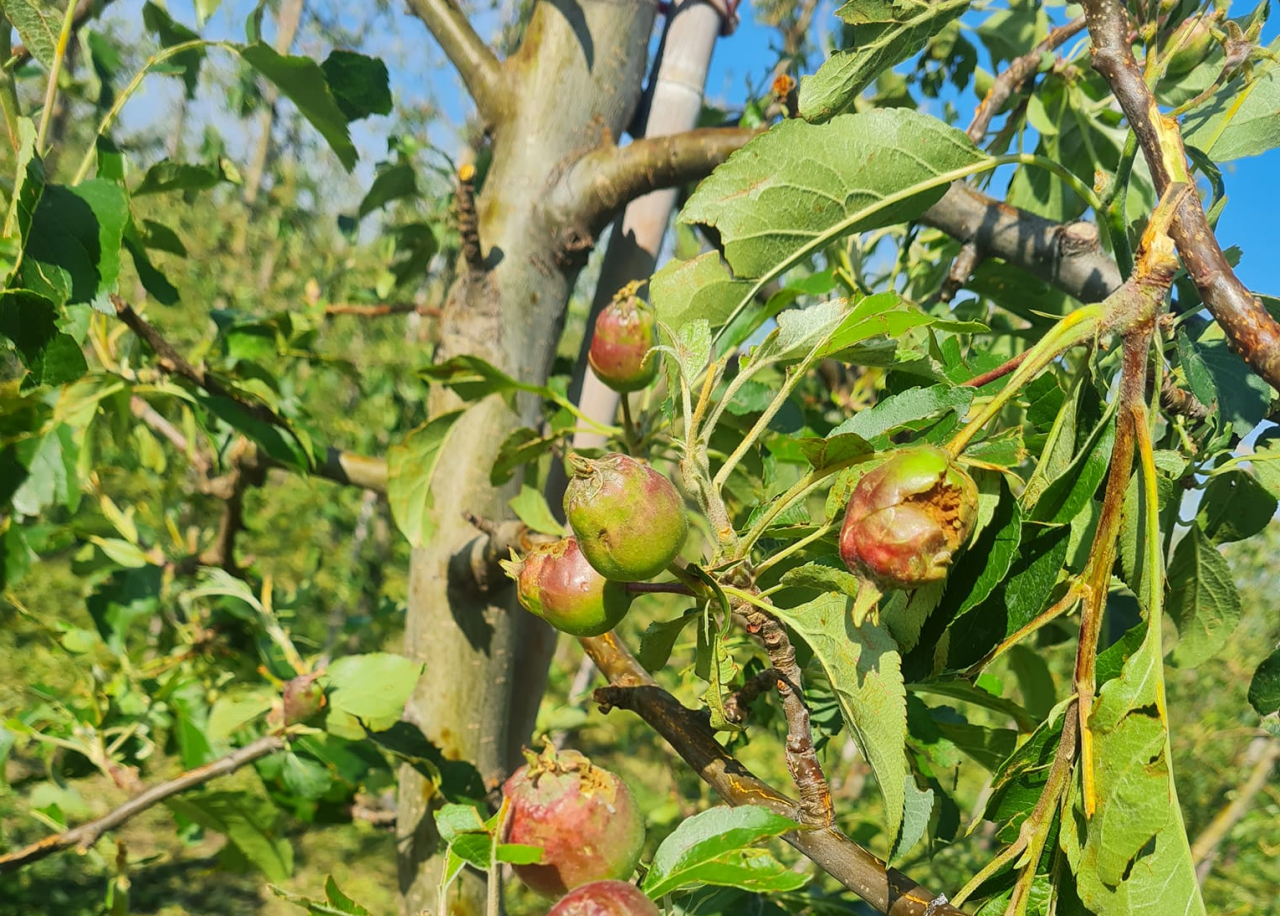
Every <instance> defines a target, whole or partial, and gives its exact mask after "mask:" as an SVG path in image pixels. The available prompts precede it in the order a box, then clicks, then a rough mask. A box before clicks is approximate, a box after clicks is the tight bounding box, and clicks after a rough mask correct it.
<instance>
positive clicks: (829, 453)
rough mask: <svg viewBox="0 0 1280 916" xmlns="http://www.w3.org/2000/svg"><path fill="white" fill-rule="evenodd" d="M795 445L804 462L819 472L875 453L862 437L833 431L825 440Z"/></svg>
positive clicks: (804, 440) (801, 441)
mask: <svg viewBox="0 0 1280 916" xmlns="http://www.w3.org/2000/svg"><path fill="white" fill-rule="evenodd" d="M796 445H798V446H799V448H800V454H802V455H804V457H805V460H806V461H808V462H809V464H810V465H812V466H813V468H814V469H815V470H819V471H820V470H823V469H825V468H829V467H831V466H833V465H836V464H840V463H841V462H844V461H849V460H851V459H854V458H857V457H859V456H861V455H870V454H872V453H873V452H874V451H875V447H874V446H872V445H871V443H870V442H868V441H867V440H866V439H864V438H863V437H862V436H859V435H856V434H854V433H848V432H846V433H837V432H836V431H835V430H832V431H831V433H830V434H829V435H828V436H827V438H825V439H801V440H799V441H798V442H797V443H796Z"/></svg>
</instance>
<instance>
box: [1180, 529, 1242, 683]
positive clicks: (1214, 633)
mask: <svg viewBox="0 0 1280 916" xmlns="http://www.w3.org/2000/svg"><path fill="white" fill-rule="evenodd" d="M1168 589H1169V592H1168V599H1167V601H1166V604H1165V611H1166V612H1167V613H1168V614H1169V616H1170V617H1171V618H1172V619H1173V622H1174V624H1175V625H1176V626H1177V627H1178V645H1177V646H1176V647H1174V650H1173V662H1174V664H1176V665H1178V666H1179V667H1182V668H1194V667H1195V666H1197V665H1199V664H1200V663H1201V662H1203V661H1205V660H1206V659H1208V658H1211V657H1213V656H1214V655H1215V654H1217V652H1218V650H1219V649H1221V648H1222V647H1223V646H1225V645H1226V644H1227V640H1228V639H1230V638H1231V634H1232V633H1234V632H1235V629H1236V624H1238V623H1239V622H1240V610H1241V609H1240V595H1239V593H1238V592H1237V591H1236V584H1235V581H1234V580H1233V579H1232V578H1231V567H1230V566H1229V565H1228V564H1227V559H1226V557H1224V556H1223V555H1222V554H1221V553H1219V552H1218V548H1216V547H1215V546H1214V545H1213V543H1212V542H1211V541H1210V540H1209V538H1208V537H1207V536H1206V535H1205V533H1204V532H1203V531H1201V530H1200V526H1199V525H1193V526H1192V527H1191V529H1190V530H1189V531H1188V532H1187V533H1186V534H1185V535H1184V536H1183V538H1182V540H1181V541H1179V542H1178V546H1177V548H1176V549H1175V550H1174V551H1173V559H1172V560H1171V561H1170V563H1169V580H1168Z"/></svg>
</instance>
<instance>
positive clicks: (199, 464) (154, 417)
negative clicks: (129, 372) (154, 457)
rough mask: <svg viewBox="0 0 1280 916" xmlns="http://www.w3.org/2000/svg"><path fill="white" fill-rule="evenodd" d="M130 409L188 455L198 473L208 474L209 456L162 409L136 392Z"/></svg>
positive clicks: (210, 462)
mask: <svg viewBox="0 0 1280 916" xmlns="http://www.w3.org/2000/svg"><path fill="white" fill-rule="evenodd" d="M129 411H130V412H131V413H132V414H133V415H134V416H135V417H137V418H138V419H139V420H141V421H142V422H143V423H145V424H146V425H147V426H148V427H150V428H151V429H152V430H153V431H154V432H155V433H156V434H157V435H159V436H161V437H163V438H164V439H167V440H168V441H169V443H170V444H171V445H172V446H173V447H174V448H176V449H177V450H178V451H180V452H182V453H183V454H184V455H186V456H187V460H188V461H190V462H191V466H192V467H194V468H195V469H196V473H198V474H200V475H201V476H202V477H207V476H208V474H209V469H210V468H211V467H212V466H213V462H212V461H210V460H209V456H208V455H206V454H204V452H202V451H200V450H199V449H197V448H195V447H194V446H193V445H191V443H190V442H189V441H188V440H187V437H186V436H184V435H183V434H182V431H181V430H179V429H178V427H176V426H174V425H173V424H172V423H170V422H169V421H168V420H167V419H166V418H165V416H164V415H163V414H161V413H160V411H158V410H156V409H155V408H154V407H152V406H151V405H150V404H148V403H147V402H146V401H144V400H143V399H142V398H140V397H138V396H137V395H136V394H135V395H132V396H130V398H129Z"/></svg>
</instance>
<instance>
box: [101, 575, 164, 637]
mask: <svg viewBox="0 0 1280 916" xmlns="http://www.w3.org/2000/svg"><path fill="white" fill-rule="evenodd" d="M162 577H163V571H162V570H161V569H160V567H158V566H144V567H142V568H140V569H122V570H119V571H117V572H115V573H113V574H112V575H111V577H110V578H108V579H107V580H106V581H105V582H104V583H102V585H100V586H99V587H98V588H97V590H96V591H94V592H93V594H91V595H90V596H89V597H88V599H87V600H86V602H85V604H86V606H87V607H88V610H89V616H90V617H92V618H93V622H94V625H95V626H97V628H98V633H99V635H101V636H102V639H103V641H104V642H105V643H106V644H107V647H108V648H109V649H110V650H111V651H112V652H114V653H115V654H117V655H121V654H123V653H124V651H125V646H126V640H127V639H128V636H129V632H130V630H131V629H132V628H133V627H134V625H135V623H137V622H139V621H141V620H143V619H144V618H150V617H153V616H154V615H155V614H156V613H157V612H158V611H159V609H160V590H161V579H162Z"/></svg>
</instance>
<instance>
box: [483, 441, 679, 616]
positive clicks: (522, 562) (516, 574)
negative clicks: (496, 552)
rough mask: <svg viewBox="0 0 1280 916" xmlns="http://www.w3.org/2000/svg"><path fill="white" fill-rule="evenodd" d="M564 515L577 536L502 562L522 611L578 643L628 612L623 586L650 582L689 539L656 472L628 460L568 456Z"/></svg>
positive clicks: (675, 497) (673, 493)
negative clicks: (569, 471)
mask: <svg viewBox="0 0 1280 916" xmlns="http://www.w3.org/2000/svg"><path fill="white" fill-rule="evenodd" d="M569 464H570V467H571V469H572V471H573V479H572V480H571V481H570V482H569V486H568V488H567V489H566V491H565V496H564V510H565V517H566V518H567V519H568V522H569V526H570V527H571V528H572V529H573V533H574V536H573V537H566V538H561V539H560V540H558V541H555V542H554V543H551V544H541V545H538V546H536V547H534V548H533V549H532V550H530V551H529V552H528V553H526V554H525V555H524V557H523V558H521V559H512V560H510V561H504V563H503V568H504V569H505V570H506V571H507V574H508V575H509V576H511V578H512V579H514V580H515V582H516V594H517V596H518V597H519V599H520V603H521V605H523V606H524V608H525V609H526V610H527V611H529V612H530V613H531V614H535V615H537V616H538V617H541V618H542V619H543V620H545V621H547V622H548V623H549V624H551V625H552V626H553V627H555V628H556V629H558V630H562V631H563V632H565V633H569V634H571V635H573V636H599V635H600V634H602V633H607V632H608V631H609V630H612V629H613V628H614V627H615V626H617V625H618V621H620V620H621V619H622V618H623V616H624V615H625V614H626V613H627V609H628V608H629V607H630V606H631V595H630V593H629V592H628V591H627V588H626V583H628V582H637V581H641V580H644V579H651V578H653V577H654V576H656V575H657V574H658V573H660V572H662V571H663V570H664V569H666V568H667V566H668V565H669V564H670V563H671V561H672V560H674V559H675V557H676V555H677V554H678V553H679V552H680V548H681V547H682V546H683V545H684V540H685V536H686V535H687V534H688V532H689V520H688V517H687V516H686V515H685V510H684V500H683V499H681V497H680V494H679V492H677V490H676V488H675V486H674V485H672V483H671V481H670V480H668V479H667V478H666V477H663V476H662V475H661V474H659V473H658V472H657V471H655V470H654V469H653V468H651V467H649V466H648V465H647V464H644V463H643V462H641V461H637V460H636V459H634V458H630V457H628V456H626V455H618V454H611V455H605V456H604V457H603V458H600V459H599V460H596V461H592V460H590V459H587V458H583V457H581V456H579V455H571V456H570V458H569Z"/></svg>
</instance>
